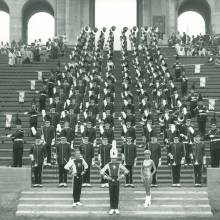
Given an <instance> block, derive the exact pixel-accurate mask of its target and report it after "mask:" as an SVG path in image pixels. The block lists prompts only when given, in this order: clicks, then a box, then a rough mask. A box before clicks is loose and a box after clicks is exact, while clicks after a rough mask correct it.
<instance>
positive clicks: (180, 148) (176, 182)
mask: <svg viewBox="0 0 220 220" xmlns="http://www.w3.org/2000/svg"><path fill="white" fill-rule="evenodd" d="M168 156H169V157H170V160H171V165H172V167H171V168H172V179H173V184H172V186H177V187H180V186H181V185H180V169H181V164H184V160H185V148H184V145H183V143H181V142H179V137H178V136H175V137H174V142H173V143H172V144H171V145H170V146H169V154H168Z"/></svg>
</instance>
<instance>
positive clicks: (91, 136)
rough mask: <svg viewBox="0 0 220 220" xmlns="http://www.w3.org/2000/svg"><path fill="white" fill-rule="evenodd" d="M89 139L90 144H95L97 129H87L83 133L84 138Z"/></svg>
mask: <svg viewBox="0 0 220 220" xmlns="http://www.w3.org/2000/svg"><path fill="white" fill-rule="evenodd" d="M86 136H88V137H89V142H90V143H93V142H94V140H95V139H96V130H95V128H85V130H84V132H83V137H86Z"/></svg>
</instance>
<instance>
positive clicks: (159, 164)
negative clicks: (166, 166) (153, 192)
mask: <svg viewBox="0 0 220 220" xmlns="http://www.w3.org/2000/svg"><path fill="white" fill-rule="evenodd" d="M160 166H161V158H160V159H159V163H158V167H160Z"/></svg>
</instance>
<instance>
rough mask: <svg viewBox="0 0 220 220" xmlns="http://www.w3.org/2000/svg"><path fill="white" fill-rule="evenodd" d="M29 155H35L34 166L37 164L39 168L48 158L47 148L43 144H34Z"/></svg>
mask: <svg viewBox="0 0 220 220" xmlns="http://www.w3.org/2000/svg"><path fill="white" fill-rule="evenodd" d="M29 154H33V155H34V164H37V165H38V166H39V165H42V164H43V162H44V158H45V157H46V148H45V146H44V145H43V144H40V145H36V144H33V145H32V147H31V149H30V153H29Z"/></svg>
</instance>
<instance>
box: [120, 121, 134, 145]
mask: <svg viewBox="0 0 220 220" xmlns="http://www.w3.org/2000/svg"><path fill="white" fill-rule="evenodd" d="M121 137H122V139H123V140H124V141H125V140H126V137H131V138H132V142H133V143H135V142H136V131H135V128H134V127H132V126H131V121H130V120H127V121H126V125H125V124H123V129H122V132H121Z"/></svg>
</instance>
